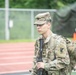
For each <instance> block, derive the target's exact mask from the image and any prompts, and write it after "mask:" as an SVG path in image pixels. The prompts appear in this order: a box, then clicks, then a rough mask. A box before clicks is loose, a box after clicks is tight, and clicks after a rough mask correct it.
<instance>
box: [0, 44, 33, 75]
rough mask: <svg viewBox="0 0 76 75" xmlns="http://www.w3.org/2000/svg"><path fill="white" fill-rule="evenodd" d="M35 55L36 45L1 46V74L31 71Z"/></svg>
mask: <svg viewBox="0 0 76 75" xmlns="http://www.w3.org/2000/svg"><path fill="white" fill-rule="evenodd" d="M33 55H34V43H3V44H0V74H4V73H14V72H24V71H29V70H30V69H31V68H32V61H33Z"/></svg>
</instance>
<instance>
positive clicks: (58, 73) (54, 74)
mask: <svg viewBox="0 0 76 75" xmlns="http://www.w3.org/2000/svg"><path fill="white" fill-rule="evenodd" d="M48 75H68V74H67V73H65V72H64V71H56V70H55V71H53V70H52V71H48Z"/></svg>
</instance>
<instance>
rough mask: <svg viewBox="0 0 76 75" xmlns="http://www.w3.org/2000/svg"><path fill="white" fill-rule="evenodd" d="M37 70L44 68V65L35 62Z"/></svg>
mask: <svg viewBox="0 0 76 75" xmlns="http://www.w3.org/2000/svg"><path fill="white" fill-rule="evenodd" d="M36 65H37V68H38V69H39V68H44V63H43V62H37V64H36Z"/></svg>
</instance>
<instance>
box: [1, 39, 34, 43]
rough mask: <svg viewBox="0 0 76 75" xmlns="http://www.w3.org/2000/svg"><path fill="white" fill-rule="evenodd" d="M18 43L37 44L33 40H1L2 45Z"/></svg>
mask: <svg viewBox="0 0 76 75" xmlns="http://www.w3.org/2000/svg"><path fill="white" fill-rule="evenodd" d="M16 42H35V40H31V39H16V40H0V43H16Z"/></svg>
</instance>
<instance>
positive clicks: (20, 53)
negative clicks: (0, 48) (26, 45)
mask: <svg viewBox="0 0 76 75" xmlns="http://www.w3.org/2000/svg"><path fill="white" fill-rule="evenodd" d="M25 53H34V52H33V51H28V52H27V51H26V52H5V53H4V52H2V53H0V55H4V54H25Z"/></svg>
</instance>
